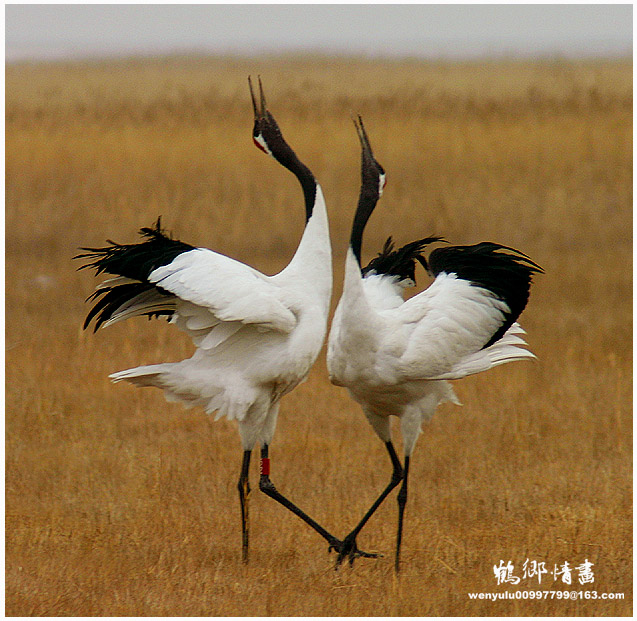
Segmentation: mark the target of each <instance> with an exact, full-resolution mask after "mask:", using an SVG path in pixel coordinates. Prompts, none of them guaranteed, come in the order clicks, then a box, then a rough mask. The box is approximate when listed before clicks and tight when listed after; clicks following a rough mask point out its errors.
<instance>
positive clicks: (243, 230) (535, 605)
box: [6, 57, 632, 616]
mask: <svg viewBox="0 0 637 621" xmlns="http://www.w3.org/2000/svg"><path fill="white" fill-rule="evenodd" d="M259 72H260V73H261V74H262V76H263V79H264V85H265V89H266V93H267V96H268V101H269V105H270V109H271V110H272V111H273V112H274V114H275V115H276V117H277V119H278V121H279V123H280V125H281V127H282V128H283V130H284V132H285V135H286V137H287V139H288V141H289V142H290V144H291V145H292V146H293V147H294V149H295V150H296V151H297V153H298V154H299V155H300V157H301V158H302V159H303V161H305V162H306V163H307V164H308V165H309V166H310V168H311V169H312V170H313V171H314V173H315V174H316V176H317V178H318V179H319V181H320V182H321V184H322V186H323V189H324V192H325V195H326V199H327V202H328V209H329V212H330V219H331V229H332V240H333V248H334V252H335V300H336V299H337V296H338V295H339V294H340V288H341V278H342V261H343V257H344V250H345V247H346V243H347V237H348V230H349V226H350V222H351V217H352V214H353V210H354V207H355V204H356V196H357V191H358V183H359V147H358V143H357V138H356V134H355V131H354V128H353V125H352V123H351V121H350V118H349V115H350V114H351V113H353V112H359V113H361V114H362V115H363V118H364V120H365V123H366V126H367V128H368V131H369V133H370V137H371V140H372V144H373V146H374V150H375V153H376V155H377V157H378V159H379V161H380V162H381V163H382V164H383V166H384V167H385V169H386V170H387V172H388V180H389V184H388V186H387V190H386V192H385V194H384V196H383V199H382V201H381V203H380V204H379V207H378V210H377V212H376V213H375V214H374V216H373V217H372V219H371V221H370V224H369V229H368V232H367V234H366V238H365V243H364V254H365V255H366V256H368V257H369V256H371V255H372V254H373V253H374V252H375V251H377V250H378V248H379V246H380V245H381V244H382V242H383V241H384V238H385V237H386V236H387V234H388V233H391V234H393V235H394V237H395V238H396V240H397V241H398V243H404V242H407V241H410V240H411V239H413V238H414V237H416V236H425V235H429V234H443V235H444V236H445V237H447V238H448V239H449V240H451V241H452V242H454V243H475V242H477V241H480V240H485V239H489V240H493V241H498V242H501V243H504V244H507V245H511V246H514V247H517V248H520V249H521V250H523V251H525V252H527V253H528V254H530V256H531V257H532V258H533V259H535V260H536V261H538V262H539V263H540V264H541V265H542V266H543V267H544V268H545V270H546V274H545V275H544V276H540V277H538V278H537V279H536V281H537V282H536V284H535V286H534V288H533V291H532V296H531V302H530V304H529V307H528V309H527V310H526V311H525V313H524V315H523V321H522V323H523V325H524V326H525V328H526V329H527V331H528V341H529V343H530V345H531V347H532V349H533V350H534V352H535V353H536V354H537V355H538V358H539V360H538V361H537V362H535V363H532V364H517V365H507V366H505V367H500V368H498V369H494V370H493V371H490V372H489V373H486V374H482V375H480V376H476V377H471V378H467V379H465V380H463V381H461V382H458V383H456V390H457V392H458V395H459V397H460V399H461V400H462V401H463V402H464V403H465V405H464V407H462V408H458V407H455V406H452V405H445V406H443V407H441V408H440V410H439V412H438V414H437V415H436V417H435V418H434V419H433V420H432V421H431V423H429V424H427V425H426V426H425V429H424V433H423V434H422V436H421V438H420V440H419V442H418V445H417V448H416V451H415V453H414V458H413V460H412V464H413V465H412V474H411V477H410V481H411V485H410V496H409V501H408V506H407V512H406V523H405V528H406V532H405V540H404V554H403V573H402V574H401V576H400V579H399V580H397V579H395V578H394V576H393V571H392V549H393V545H394V537H395V532H394V531H395V520H396V503H395V497H394V496H393V495H392V497H391V498H389V499H388V500H387V501H386V503H385V505H383V507H381V509H380V510H379V512H378V513H377V515H376V516H374V517H373V518H372V520H371V521H370V523H369V525H368V527H367V528H366V529H365V530H364V531H363V533H362V534H361V536H360V539H359V544H360V546H361V547H362V548H364V549H377V550H380V551H382V552H384V553H385V557H384V558H382V559H380V560H377V561H367V560H364V559H362V560H360V561H358V562H357V563H356V565H355V566H354V568H353V569H350V568H344V569H343V570H342V571H339V572H334V571H333V570H332V563H333V560H334V557H333V555H332V556H331V557H329V556H328V555H327V551H326V546H325V544H324V542H323V541H322V540H321V539H320V538H318V537H317V536H316V534H315V533H313V532H312V531H310V530H309V529H308V528H306V527H305V525H303V524H302V523H301V522H299V521H298V519H297V518H296V517H294V516H293V515H292V514H289V513H287V512H286V511H285V510H284V509H283V508H282V507H280V506H279V505H277V504H276V503H274V502H273V501H271V500H270V499H268V498H266V497H265V496H263V495H262V494H259V492H258V491H255V492H254V493H253V494H252V497H251V509H252V516H251V517H252V540H251V559H250V563H249V565H248V566H247V567H245V566H243V565H242V564H241V562H240V525H239V504H238V499H237V493H236V480H237V478H238V474H239V467H240V460H241V448H240V444H239V441H238V436H237V432H236V429H235V428H234V425H233V424H231V423H228V422H227V421H225V420H224V421H219V422H217V423H212V422H211V421H210V419H209V418H208V417H206V416H205V415H204V414H203V413H201V412H200V411H190V412H184V411H183V410H182V409H181V408H180V407H179V406H175V405H170V404H167V403H165V401H164V399H163V396H162V395H161V393H160V392H159V391H152V390H135V389H133V388H131V387H127V386H112V385H111V384H109V382H108V379H107V375H108V373H109V372H113V371H116V370H120V369H125V368H128V367H129V366H135V365H137V364H140V363H152V362H158V361H162V360H176V359H179V358H180V357H184V356H186V355H188V352H190V351H191V345H190V344H189V343H188V342H187V340H186V339H185V337H183V335H180V334H178V333H176V332H175V331H174V330H173V329H172V328H171V327H170V326H166V325H165V324H164V323H163V322H153V323H148V322H144V321H142V320H137V321H130V322H128V323H127V324H125V325H118V326H115V327H113V328H110V329H109V330H106V331H103V332H100V333H98V334H97V335H92V334H86V333H83V332H82V331H81V329H80V327H81V323H82V321H83V317H84V314H85V312H86V310H87V307H86V306H85V304H84V303H83V300H84V298H85V297H86V296H87V295H88V294H89V293H90V291H91V290H92V288H93V286H94V284H95V283H94V280H93V278H92V276H91V274H89V273H87V272H80V273H77V272H76V271H75V267H76V265H74V264H72V263H71V261H70V257H71V256H73V255H74V254H75V253H76V249H77V248H78V247H79V246H84V245H88V246H91V245H99V244H101V243H102V242H103V241H104V240H105V238H111V239H114V240H116V241H120V242H132V241H134V240H135V233H136V231H137V229H138V228H140V227H141V226H146V225H149V224H150V223H151V222H153V221H154V219H155V218H156V216H157V215H158V214H162V216H163V222H164V224H165V226H167V227H168V228H169V229H172V230H173V231H174V233H175V234H176V235H178V236H179V237H181V238H182V239H185V240H186V241H189V242H190V243H194V244H198V245H205V246H208V247H211V248H214V249H216V250H219V251H221V252H224V253H226V254H230V255H231V256H233V257H235V258H237V259H239V260H242V261H246V262H248V263H249V264H251V265H253V266H255V267H257V268H258V269H262V270H264V271H266V272H268V273H274V272H275V271H277V270H279V269H280V268H282V267H283V266H284V265H285V264H286V263H287V261H288V260H289V258H290V256H291V254H292V252H293V251H294V248H295V246H296V244H297V242H298V239H299V236H300V234H301V231H302V226H303V210H302V208H301V203H302V200H301V194H300V191H299V189H298V187H297V185H296V181H295V180H294V178H293V177H292V175H290V174H289V173H287V172H286V171H283V170H281V169H280V168H278V167H277V166H276V165H275V164H274V163H273V162H272V161H271V160H269V159H268V158H266V157H264V156H262V155H260V154H259V153H258V152H257V150H256V149H254V147H253V146H252V144H251V140H250V132H251V128H252V117H251V114H252V113H251V109H250V102H249V96H248V90H247V83H246V76H247V74H248V73H252V74H256V73H259ZM6 115H7V121H6V198H7V207H6V230H7V234H6V251H7V255H6V266H7V272H6V274H7V293H6V301H7V337H6V345H7V353H6V361H7V383H6V404H7V411H6V530H7V547H6V613H7V614H9V615H54V616H58V615H238V616H242V615H257V616H261V615H319V616H324V615H329V616H340V615H345V616H349V615H362V616H370V615H378V616H387V615H420V616H422V615H476V616H477V615H481V616H484V615H487V616H498V615H603V616H611V615H627V614H630V612H631V609H632V571H631V568H632V551H631V550H632V540H631V535H632V533H631V524H632V497H631V488H632V485H631V481H632V471H631V457H632V426H631V399H630V389H631V353H632V352H631V317H632V313H631V311H632V308H631V278H630V273H631V270H630V267H631V206H632V194H631V189H632V175H631V173H632V162H631V153H632V143H631V137H632V67H631V63H630V62H629V61H626V62H598V63H594V62H586V63H564V62H553V63H549V62H545V63H483V64H476V63H465V64H436V63H421V62H416V61H404V62H391V63H390V62H387V63H383V62H380V61H378V62H376V61H374V62H372V61H368V60H362V59H360V60H345V59H316V58H309V57H308V58H287V59H275V58H269V59H259V60H254V61H249V60H237V59H199V58H176V59H161V60H147V61H122V62H108V63H92V64H49V65H37V64H36V65H27V64H23V65H13V66H9V67H8V69H7V74H6ZM265 179H268V182H267V183H264V180H265ZM270 179H271V181H270ZM421 278H422V277H421ZM424 284H426V282H425V283H421V286H423V285H424ZM272 458H273V460H272V463H273V470H272V479H273V481H274V483H275V484H276V485H277V486H278V487H279V489H280V490H281V491H282V492H283V493H285V494H287V495H289V497H290V498H291V499H292V500H293V501H295V502H297V503H298V504H299V505H300V506H301V507H303V508H304V509H306V510H307V511H308V513H310V514H311V515H312V516H314V517H315V518H316V519H317V520H318V521H319V522H320V523H322V524H324V525H325V526H326V528H328V529H329V530H330V531H332V532H334V534H336V535H338V536H343V535H344V534H345V533H346V532H348V531H349V529H350V528H351V527H352V526H353V524H354V523H355V522H356V521H357V520H358V518H359V517H360V515H361V514H362V513H363V512H364V510H365V509H366V508H367V506H368V505H369V503H370V502H371V501H372V499H373V498H374V497H375V495H376V494H377V493H378V491H380V489H381V488H382V487H383V486H384V485H385V483H386V481H387V480H388V477H389V474H390V467H389V463H388V461H389V460H388V459H387V457H386V455H385V452H384V448H383V446H382V444H381V443H380V441H378V439H377V438H376V437H375V435H374V434H373V432H372V430H371V428H370V427H369V425H368V424H367V422H366V421H365V420H364V418H363V416H362V414H361V412H360V410H359V408H358V406H357V405H356V404H355V403H353V402H352V401H350V400H349V398H348V397H347V395H346V393H345V391H343V390H342V389H338V388H335V387H333V386H331V385H330V384H329V382H328V380H327V374H326V370H325V363H324V356H321V357H320V359H319V361H318V363H317V365H316V367H315V368H314V369H313V371H312V373H311V375H310V378H309V380H308V381H307V382H306V383H305V384H303V385H302V386H300V387H299V388H298V389H297V390H296V391H294V392H293V393H292V394H291V395H289V396H288V397H286V398H285V399H284V401H283V403H282V408H281V416H280V418H279V425H278V430H277V435H276V438H275V442H274V445H273V447H272ZM255 461H256V460H255ZM256 467H257V466H256V464H255V470H254V471H253V487H256V480H257V476H256ZM527 558H528V559H531V560H538V561H543V562H546V564H547V567H548V568H550V569H551V570H552V569H553V566H554V564H561V563H563V562H564V561H568V562H569V563H570V564H571V565H572V566H573V565H577V564H579V563H581V562H582V561H583V560H584V559H585V558H587V559H588V560H589V561H591V562H593V563H594V564H595V565H594V568H593V569H594V572H595V583H594V585H587V587H585V588H587V589H594V590H597V592H598V593H599V594H601V593H624V594H625V599H624V600H620V601H607V600H606V601H602V600H576V601H569V602H565V601H561V600H550V599H548V600H542V601H528V600H516V601H506V602H502V601H498V602H496V603H493V602H487V601H485V600H482V601H470V600H469V599H468V596H467V593H468V592H478V591H483V592H502V591H504V590H509V591H514V590H516V589H517V588H520V589H521V590H524V591H530V590H533V589H536V588H537V582H536V581H535V580H530V579H527V580H523V581H522V583H521V584H520V586H519V587H512V586H507V587H504V586H502V587H497V586H496V582H495V577H494V574H493V569H492V567H493V565H494V564H498V563H499V561H500V560H504V561H505V563H506V561H507V560H511V561H512V562H513V563H514V564H515V566H516V570H517V571H520V572H521V566H522V563H523V562H524V561H525V560H526V559H527ZM540 588H542V589H560V588H562V587H561V584H560V583H559V582H558V583H554V582H553V578H552V577H548V578H547V577H545V579H544V581H543V583H542V586H541V587H540ZM573 588H574V589H576V590H577V589H579V585H578V586H576V587H573Z"/></svg>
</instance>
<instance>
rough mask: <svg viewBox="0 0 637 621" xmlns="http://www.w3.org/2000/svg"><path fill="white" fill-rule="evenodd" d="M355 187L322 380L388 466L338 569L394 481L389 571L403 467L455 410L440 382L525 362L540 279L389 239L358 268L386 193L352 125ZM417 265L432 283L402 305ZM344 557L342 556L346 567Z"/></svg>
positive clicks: (482, 256)
mask: <svg viewBox="0 0 637 621" xmlns="http://www.w3.org/2000/svg"><path fill="white" fill-rule="evenodd" d="M356 127H357V130H358V134H359V139H360V141H361V147H362V167H361V173H362V175H361V176H362V181H361V190H360V196H359V203H358V207H357V210H356V215H355V217H354V223H353V226H352V234H351V238H350V246H349V249H348V252H347V256H346V260H345V280H344V284H343V294H342V297H341V299H340V301H339V304H338V306H337V309H336V312H335V314H334V319H333V321H332V327H331V330H330V336H329V341H328V352H327V366H328V371H329V375H330V380H331V381H332V383H334V384H336V385H337V386H344V387H346V388H347V389H348V391H349V393H350V395H351V396H352V398H353V399H354V400H355V401H357V402H358V403H359V404H360V405H361V407H362V409H363V412H364V414H365V416H366V417H367V419H368V420H369V422H370V424H371V425H372V427H373V429H374V431H375V432H376V434H377V435H378V437H379V438H380V439H381V440H382V441H383V442H384V443H385V446H386V448H387V451H388V453H389V456H390V459H391V461H392V465H393V474H392V478H391V481H390V483H389V484H388V486H387V487H386V488H385V490H384V491H383V492H382V493H381V494H380V496H379V497H378V499H377V500H376V502H375V503H374V504H373V505H372V507H371V508H370V510H369V511H368V512H367V513H366V514H365V516H364V517H363V519H362V520H361V521H360V522H359V524H358V525H357V526H356V528H355V529H354V530H353V531H352V532H351V533H350V534H349V535H348V536H347V537H346V538H345V540H344V546H343V549H342V551H341V553H340V554H339V559H338V561H337V562H341V561H342V560H343V559H344V558H346V557H347V556H348V549H349V548H348V546H354V545H355V539H356V536H357V534H358V533H359V532H360V530H361V529H362V527H363V526H364V525H365V523H366V522H367V521H368V520H369V518H370V517H371V515H372V514H373V513H374V512H375V510H376V509H377V508H378V506H380V504H381V502H382V501H383V500H384V498H385V497H386V496H387V495H388V494H389V493H390V492H391V490H392V489H393V488H394V487H396V486H397V485H398V484H399V483H400V482H401V481H402V487H401V490H400V492H399V495H398V503H399V520H398V535H397V543H396V558H395V568H396V571H398V570H399V555H400V543H401V539H402V525H403V513H404V507H405V502H406V499H407V477H408V470H409V459H410V456H411V454H412V451H413V449H414V446H415V444H416V440H417V438H418V436H419V434H420V432H421V425H422V423H423V421H426V420H428V419H430V418H431V417H432V416H433V414H434V413H435V411H436V408H437V407H438V405H439V404H440V403H442V402H444V401H451V402H454V403H459V401H458V399H457V397H456V395H455V393H454V391H453V388H452V387H451V385H450V384H449V382H448V380H454V379H460V378H462V377H466V376H467V375H471V374H474V373H479V372H481V371H486V370H488V369H490V368H492V367H494V366H497V365H499V364H504V363H506V362H511V361H514V360H524V359H529V358H534V355H533V354H532V353H531V352H529V351H528V350H526V349H524V348H523V347H521V346H523V345H525V343H524V341H523V339H522V338H521V336H520V335H521V334H523V333H524V331H523V330H522V328H521V327H520V326H519V324H518V323H517V321H516V320H517V318H518V316H519V315H520V313H521V312H522V310H523V309H524V307H525V306H526V303H527V300H528V296H529V289H530V285H531V276H532V274H533V273H535V272H539V271H541V270H540V268H539V266H537V265H536V264H535V263H533V262H532V261H531V260H530V259H529V258H528V257H527V256H526V255H524V254H523V253H521V252H519V251H517V250H514V249H512V248H508V247H506V246H502V245H500V244H495V243H491V242H483V243H480V244H475V245H473V246H447V247H440V248H436V249H435V250H433V251H432V252H431V253H430V255H429V257H428V259H426V258H425V257H424V255H423V251H424V249H425V247H426V246H428V245H429V244H433V243H436V242H441V241H444V240H442V239H441V238H439V237H427V238H424V239H420V240H417V241H415V242H411V243H410V244H406V245H405V246H403V247H402V248H399V249H397V250H395V249H394V247H393V243H392V241H391V237H390V238H389V239H388V240H387V242H386V243H385V247H384V248H383V250H382V252H381V253H380V254H379V255H378V256H377V257H376V258H375V259H373V260H372V261H371V262H370V263H369V265H367V266H366V267H364V268H362V267H361V244H362V236H363V230H364V228H365V225H366V223H367V221H368V219H369V217H370V215H371V214H372V212H373V210H374V208H375V206H376V203H377V201H378V199H379V198H380V196H381V194H382V191H383V188H384V185H385V172H384V170H383V169H382V167H381V166H380V164H378V162H376V160H375V159H374V157H373V153H372V151H371V147H370V145H369V140H368V138H367V134H366V133H365V129H364V127H363V125H362V121H361V119H360V117H359V119H358V123H357V124H356ZM416 262H418V263H420V264H421V265H422V266H423V267H424V268H425V269H426V270H427V272H428V273H429V274H430V275H431V276H432V277H433V279H434V280H433V282H432V283H431V284H430V286H429V287H427V289H425V290H424V291H422V292H421V293H419V294H417V295H415V296H413V297H411V298H409V299H408V300H405V299H404V290H405V289H406V287H409V286H413V285H414V284H415V265H416ZM391 416H396V417H398V418H399V419H400V427H401V433H402V437H403V450H404V455H405V461H404V468H403V466H402V465H401V463H400V460H399V459H398V457H397V455H396V451H395V449H394V447H393V444H392V437H391V427H390V417H391ZM352 560H353V558H352V557H351V556H350V561H352Z"/></svg>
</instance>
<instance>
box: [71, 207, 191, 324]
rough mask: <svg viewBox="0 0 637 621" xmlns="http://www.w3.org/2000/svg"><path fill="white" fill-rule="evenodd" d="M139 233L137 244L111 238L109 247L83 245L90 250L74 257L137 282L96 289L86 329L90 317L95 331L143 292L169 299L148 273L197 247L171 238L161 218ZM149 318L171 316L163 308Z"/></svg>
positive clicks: (90, 298)
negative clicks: (120, 242)
mask: <svg viewBox="0 0 637 621" xmlns="http://www.w3.org/2000/svg"><path fill="white" fill-rule="evenodd" d="M139 233H140V235H141V236H142V237H143V238H145V241H143V242H140V243H138V244H117V243H115V242H113V241H111V240H108V243H109V244H110V246H105V247H104V248H82V250H87V251H88V252H86V253H83V254H78V255H76V256H75V257H73V258H74V259H91V261H90V262H89V263H86V264H85V265H82V266H81V267H79V268H78V269H86V268H93V269H94V270H95V273H96V275H98V274H101V273H106V274H112V275H114V276H124V277H126V278H130V279H132V280H136V281H138V282H133V283H125V284H119V285H118V284H116V285H114V286H112V287H109V286H106V287H103V288H100V289H97V290H96V291H95V292H94V293H93V294H92V295H91V296H90V297H89V298H88V299H87V302H93V301H95V305H94V306H93V308H92V309H91V310H90V311H89V313H88V315H87V317H86V321H85V322H84V328H85V329H86V328H87V326H88V325H89V323H90V322H91V319H93V318H94V317H95V318H96V321H95V330H97V329H98V328H99V327H100V326H101V325H102V324H103V323H104V322H105V321H108V320H109V319H110V318H111V317H112V316H113V314H114V313H115V312H116V311H117V309H118V308H120V306H122V304H125V303H126V302H128V301H130V300H132V299H133V298H135V297H137V296H138V295H140V294H143V293H145V292H147V291H150V290H151V289H155V290H156V291H157V292H158V293H159V294H163V295H165V296H166V297H167V298H168V297H170V296H171V295H172V294H170V293H168V292H167V291H165V290H163V289H162V288H161V287H157V286H155V285H154V284H152V283H150V282H148V276H149V275H150V274H151V273H152V272H153V271H154V270H156V269H157V268H158V267H161V266H162V265H168V264H169V263H171V262H172V261H173V260H174V259H175V257H177V256H178V255H180V254H182V253H184V252H189V251H190V250H194V246H191V245H190V244H186V243H184V242H181V241H179V240H176V239H172V238H171V237H170V236H169V235H167V234H166V232H165V231H163V230H162V228H161V218H157V222H156V223H155V224H154V226H153V227H144V228H142V229H141V230H140V232H139ZM146 314H147V315H148V316H149V317H156V316H159V315H171V314H172V311H170V310H160V311H154V312H149V313H146Z"/></svg>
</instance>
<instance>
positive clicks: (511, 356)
mask: <svg viewBox="0 0 637 621" xmlns="http://www.w3.org/2000/svg"><path fill="white" fill-rule="evenodd" d="M520 334H525V332H524V330H523V329H522V327H521V326H520V324H518V323H517V322H516V323H514V324H513V325H512V326H511V327H510V328H509V329H508V330H507V331H506V332H505V334H504V335H503V336H502V338H500V339H499V340H498V341H496V342H495V343H493V345H490V346H489V347H485V348H484V349H481V350H479V351H477V352H475V353H473V354H470V355H468V356H465V357H464V358H463V359H462V360H460V361H459V362H458V363H457V364H455V365H454V366H453V367H452V368H451V370H450V371H448V372H447V373H442V374H441V375H437V376H436V377H431V378H427V379H446V380H452V379H461V378H463V377H466V376H467V375H474V374H476V373H481V372H482V371H487V370H488V369H492V368H493V367H497V366H498V365H500V364H506V363H507V362H515V361H516V360H532V359H533V358H535V354H533V352H530V351H529V350H528V349H523V347H521V346H526V342H525V341H524V339H523V338H521V337H520V336H519V335H520Z"/></svg>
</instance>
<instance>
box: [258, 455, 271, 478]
mask: <svg viewBox="0 0 637 621" xmlns="http://www.w3.org/2000/svg"><path fill="white" fill-rule="evenodd" d="M259 472H260V474H261V476H265V477H269V476H270V458H269V457H262V458H261V462H260V467H259Z"/></svg>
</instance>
